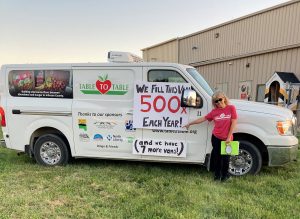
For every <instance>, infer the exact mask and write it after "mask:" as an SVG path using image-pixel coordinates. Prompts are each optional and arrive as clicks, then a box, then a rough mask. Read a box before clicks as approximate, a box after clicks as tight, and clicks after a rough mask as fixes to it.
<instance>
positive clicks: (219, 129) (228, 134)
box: [183, 91, 237, 181]
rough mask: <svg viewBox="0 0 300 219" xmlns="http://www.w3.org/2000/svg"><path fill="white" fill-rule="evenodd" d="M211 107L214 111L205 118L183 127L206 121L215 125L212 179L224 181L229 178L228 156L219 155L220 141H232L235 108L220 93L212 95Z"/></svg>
mask: <svg viewBox="0 0 300 219" xmlns="http://www.w3.org/2000/svg"><path fill="white" fill-rule="evenodd" d="M212 105H213V106H214V109H213V110H212V111H211V112H209V113H208V114H207V115H206V116H204V117H201V118H199V119H196V120H194V121H192V122H190V123H188V124H186V125H185V126H183V127H186V128H187V129H188V128H189V127H190V126H191V125H194V124H199V123H202V122H204V121H206V120H208V121H212V120H213V121H214V124H215V125H214V129H213V132H212V136H211V143H212V146H213V150H212V159H213V161H214V162H213V163H214V174H215V176H214V179H215V180H221V181H226V180H227V179H229V177H230V175H229V173H228V168H229V159H230V156H229V155H221V141H226V143H229V142H230V141H232V140H233V136H232V133H233V130H234V129H235V127H236V122H237V114H236V109H235V106H233V105H229V100H228V98H227V96H226V95H225V94H224V93H223V92H222V91H217V92H215V93H214V94H213V96H212Z"/></svg>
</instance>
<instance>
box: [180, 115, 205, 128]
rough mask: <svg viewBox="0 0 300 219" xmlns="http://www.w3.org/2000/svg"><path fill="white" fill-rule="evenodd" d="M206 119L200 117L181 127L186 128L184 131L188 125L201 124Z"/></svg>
mask: <svg viewBox="0 0 300 219" xmlns="http://www.w3.org/2000/svg"><path fill="white" fill-rule="evenodd" d="M206 120H207V119H206V118H205V116H203V117H200V118H199V119H196V120H194V121H192V122H189V123H188V124H186V125H184V126H182V128H186V129H189V127H190V125H195V124H199V123H202V122H204V121H206Z"/></svg>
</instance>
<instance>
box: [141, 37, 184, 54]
mask: <svg viewBox="0 0 300 219" xmlns="http://www.w3.org/2000/svg"><path fill="white" fill-rule="evenodd" d="M179 39H180V38H179V37H176V38H172V39H170V40H167V41H164V42H161V43H158V44H154V45H153V46H149V47H146V48H144V49H141V51H144V50H147V49H151V48H154V47H158V46H161V45H163V44H166V43H170V42H173V41H178V40H179Z"/></svg>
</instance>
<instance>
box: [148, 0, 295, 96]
mask: <svg viewBox="0 0 300 219" xmlns="http://www.w3.org/2000/svg"><path fill="white" fill-rule="evenodd" d="M142 51H143V59H144V60H145V61H163V62H178V63H182V64H189V65H192V66H194V67H196V68H197V69H198V71H199V72H200V73H201V74H202V75H203V76H204V77H205V78H206V79H207V81H208V82H209V84H210V85H211V86H212V87H213V88H219V89H222V90H224V91H225V92H226V93H227V94H228V96H229V97H230V98H242V97H243V96H241V92H242V90H243V89H244V88H245V87H246V89H247V95H249V96H251V98H252V100H256V101H263V99H264V94H265V93H264V92H265V87H264V86H265V83H266V82H267V81H268V79H269V78H270V77H271V76H272V75H273V74H274V72H292V73H294V74H295V75H296V77H298V78H299V79H300V0H293V1H289V2H286V3H283V4H280V5H277V6H274V7H271V8H267V9H265V10H262V11H258V12H256V13H253V14H250V15H246V16H244V17H240V18H238V19H235V20H232V21H229V22H226V23H223V24H220V25H217V26H214V27H211V28H208V29H205V30H202V31H199V32H196V33H193V34H190V35H187V36H184V37H180V38H174V39H171V40H169V41H166V42H162V43H160V44H157V45H154V46H151V47H148V48H145V49H142Z"/></svg>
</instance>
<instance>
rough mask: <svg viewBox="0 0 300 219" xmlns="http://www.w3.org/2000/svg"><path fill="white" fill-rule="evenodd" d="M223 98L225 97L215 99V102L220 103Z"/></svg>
mask: <svg viewBox="0 0 300 219" xmlns="http://www.w3.org/2000/svg"><path fill="white" fill-rule="evenodd" d="M222 100H223V98H219V99H215V103H219V102H221V101H222Z"/></svg>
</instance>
